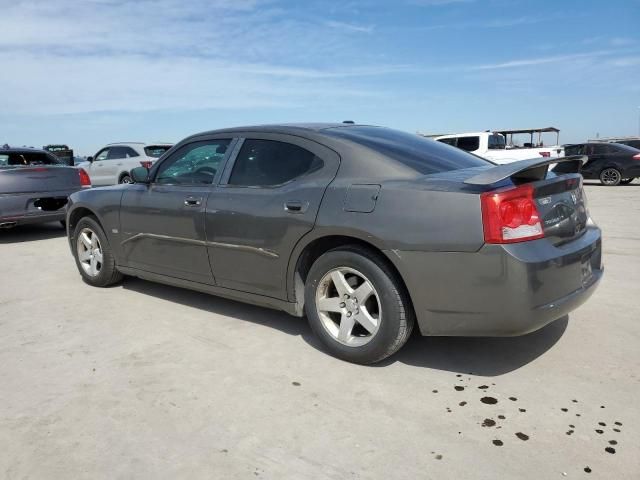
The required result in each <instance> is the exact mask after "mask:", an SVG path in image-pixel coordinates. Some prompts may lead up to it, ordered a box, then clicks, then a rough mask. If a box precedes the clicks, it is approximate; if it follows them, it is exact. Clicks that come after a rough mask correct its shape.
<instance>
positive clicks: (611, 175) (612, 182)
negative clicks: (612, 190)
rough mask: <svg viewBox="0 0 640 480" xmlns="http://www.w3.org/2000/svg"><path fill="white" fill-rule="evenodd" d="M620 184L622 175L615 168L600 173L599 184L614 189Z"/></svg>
mask: <svg viewBox="0 0 640 480" xmlns="http://www.w3.org/2000/svg"><path fill="white" fill-rule="evenodd" d="M620 182H622V174H621V173H620V171H619V170H618V169H617V168H605V169H604V170H602V172H600V183H601V184H602V185H606V186H607V187H615V186H618V185H620Z"/></svg>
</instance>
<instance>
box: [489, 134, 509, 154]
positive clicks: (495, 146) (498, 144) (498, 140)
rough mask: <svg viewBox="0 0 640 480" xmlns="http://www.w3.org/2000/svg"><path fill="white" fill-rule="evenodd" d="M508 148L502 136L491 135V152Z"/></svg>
mask: <svg viewBox="0 0 640 480" xmlns="http://www.w3.org/2000/svg"><path fill="white" fill-rule="evenodd" d="M505 148H507V145H506V142H505V140H504V137H503V136H502V135H495V134H494V135H489V150H504V149H505Z"/></svg>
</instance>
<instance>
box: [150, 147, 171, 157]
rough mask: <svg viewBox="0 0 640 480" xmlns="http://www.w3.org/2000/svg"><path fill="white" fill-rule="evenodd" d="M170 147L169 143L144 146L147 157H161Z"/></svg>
mask: <svg viewBox="0 0 640 480" xmlns="http://www.w3.org/2000/svg"><path fill="white" fill-rule="evenodd" d="M170 148H171V147H170V146H169V145H149V146H148V147H144V153H145V155H146V156H147V157H153V158H160V157H161V156H162V155H163V154H164V152H166V151H167V150H169V149H170Z"/></svg>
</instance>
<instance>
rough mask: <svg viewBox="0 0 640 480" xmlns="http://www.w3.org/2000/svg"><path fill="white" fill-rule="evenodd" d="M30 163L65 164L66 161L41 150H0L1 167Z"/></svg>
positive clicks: (27, 164)
mask: <svg viewBox="0 0 640 480" xmlns="http://www.w3.org/2000/svg"><path fill="white" fill-rule="evenodd" d="M29 165H64V162H62V161H61V160H59V159H58V158H56V157H54V156H53V155H47V154H46V153H40V152H0V167H7V166H9V167H18V166H25V167H26V166H29Z"/></svg>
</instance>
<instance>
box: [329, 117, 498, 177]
mask: <svg viewBox="0 0 640 480" xmlns="http://www.w3.org/2000/svg"><path fill="white" fill-rule="evenodd" d="M323 132H324V133H326V134H327V135H331V136H334V137H339V138H343V139H347V140H350V141H352V142H354V143H357V144H359V145H362V146H364V147H367V148H370V149H371V150H374V151H376V152H378V153H380V154H382V155H385V156H387V157H389V158H390V159H392V160H394V161H396V162H398V163H401V164H402V165H404V166H406V167H408V168H411V169H413V170H414V171H416V172H417V173H419V174H422V175H428V174H431V173H439V172H448V171H451V170H460V169H462V168H472V167H486V166H489V165H493V163H491V162H489V161H487V160H484V159H483V158H480V157H477V156H475V155H471V154H469V153H467V152H465V151H463V150H460V149H457V148H452V147H450V146H449V145H444V144H442V143H441V142H437V141H434V140H430V139H428V138H425V137H421V136H419V135H414V134H410V133H406V132H401V131H398V130H392V129H390V128H383V127H364V126H357V127H336V128H329V129H326V130H324V131H323Z"/></svg>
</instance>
